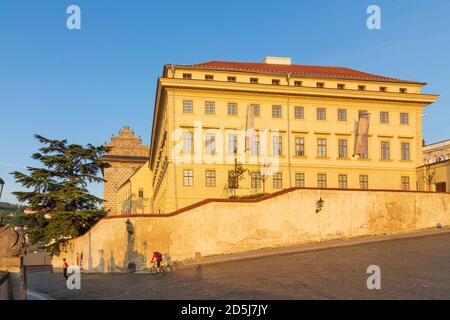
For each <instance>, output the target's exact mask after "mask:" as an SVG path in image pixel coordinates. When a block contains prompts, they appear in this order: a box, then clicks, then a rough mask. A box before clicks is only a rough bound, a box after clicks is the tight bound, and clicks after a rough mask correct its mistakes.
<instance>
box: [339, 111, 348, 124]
mask: <svg viewBox="0 0 450 320" xmlns="http://www.w3.org/2000/svg"><path fill="white" fill-rule="evenodd" d="M338 121H347V109H338Z"/></svg>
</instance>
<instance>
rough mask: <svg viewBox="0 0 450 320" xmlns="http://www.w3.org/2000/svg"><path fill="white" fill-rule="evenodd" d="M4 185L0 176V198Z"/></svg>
mask: <svg viewBox="0 0 450 320" xmlns="http://www.w3.org/2000/svg"><path fill="white" fill-rule="evenodd" d="M4 185H5V181H3V179H2V178H0V198H1V197H2V192H3V186H4Z"/></svg>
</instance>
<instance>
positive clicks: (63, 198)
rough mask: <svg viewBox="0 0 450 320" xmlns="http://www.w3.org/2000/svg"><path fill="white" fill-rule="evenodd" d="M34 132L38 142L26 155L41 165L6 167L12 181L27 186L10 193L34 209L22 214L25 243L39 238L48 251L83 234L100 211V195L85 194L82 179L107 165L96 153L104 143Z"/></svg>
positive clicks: (103, 150)
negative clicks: (23, 169)
mask: <svg viewBox="0 0 450 320" xmlns="http://www.w3.org/2000/svg"><path fill="white" fill-rule="evenodd" d="M35 138H36V139H37V140H39V142H40V143H41V144H43V145H44V146H43V147H41V148H40V149H39V151H40V152H37V153H34V154H33V155H32V158H33V159H35V160H39V161H40V162H42V164H43V167H42V168H33V167H28V171H29V173H28V174H25V173H22V172H18V171H15V172H12V173H11V174H12V175H13V176H14V177H15V179H16V182H17V183H20V184H21V185H22V186H23V187H25V188H26V189H28V190H29V191H17V192H13V194H14V195H15V196H16V197H17V199H18V200H19V201H21V202H25V203H27V204H28V206H29V207H30V208H31V209H32V211H35V213H32V214H29V215H27V216H26V223H27V227H28V235H29V239H30V241H31V243H38V242H43V243H45V245H46V248H47V250H48V251H49V252H51V253H53V254H58V253H59V252H60V249H61V247H62V246H63V245H64V244H65V243H66V241H67V240H68V239H70V238H73V237H76V236H78V235H80V234H83V233H84V232H86V231H87V230H89V228H90V227H91V226H92V225H93V224H95V223H96V222H97V221H98V220H99V219H100V218H101V217H103V216H105V214H106V213H105V212H104V211H103V210H100V209H98V207H99V205H100V204H101V203H102V202H103V200H102V199H100V198H98V197H96V196H94V195H92V194H90V193H89V191H88V190H87V185H88V183H92V182H94V183H95V182H97V183H99V182H103V181H104V180H103V178H102V177H100V176H99V173H100V171H101V169H102V168H104V167H106V166H107V165H106V163H103V162H101V161H100V157H101V156H102V155H103V154H105V153H106V152H107V151H108V148H107V147H104V146H99V147H96V146H93V145H92V144H88V145H86V146H82V145H78V144H68V143H67V140H51V139H47V138H45V137H43V136H41V135H35Z"/></svg>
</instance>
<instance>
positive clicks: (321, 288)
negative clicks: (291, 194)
mask: <svg viewBox="0 0 450 320" xmlns="http://www.w3.org/2000/svg"><path fill="white" fill-rule="evenodd" d="M369 265H378V266H379V267H380V268H381V287H382V288H381V290H368V289H367V286H366V281H367V278H368V276H369V275H368V274H367V273H366V270H367V267H368V266H369ZM28 281H29V287H30V288H31V289H33V290H36V291H38V292H42V293H45V294H47V295H49V296H51V297H54V298H56V299H450V234H443V235H433V236H426V237H420V238H412V239H402V240H394V241H383V242H377V243H369V244H363V245H356V246H351V247H343V248H335V249H326V250H320V251H314V252H305V253H294V254H288V255H279V256H270V257H262V258H258V259H251V260H241V261H234V262H227V263H220V264H212V265H205V266H203V267H201V268H190V269H183V270H176V271H175V272H174V273H172V274H169V275H167V276H166V277H163V276H152V275H150V274H82V278H81V290H68V289H67V287H66V285H65V282H64V281H63V277H62V274H52V273H48V272H30V273H29V274H28Z"/></svg>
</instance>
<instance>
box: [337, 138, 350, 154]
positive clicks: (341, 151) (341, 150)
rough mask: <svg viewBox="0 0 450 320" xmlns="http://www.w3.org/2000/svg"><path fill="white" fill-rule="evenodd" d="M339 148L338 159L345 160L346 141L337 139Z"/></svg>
mask: <svg viewBox="0 0 450 320" xmlns="http://www.w3.org/2000/svg"><path fill="white" fill-rule="evenodd" d="M338 146H339V158H347V156H348V154H347V140H346V139H339V141H338Z"/></svg>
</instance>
